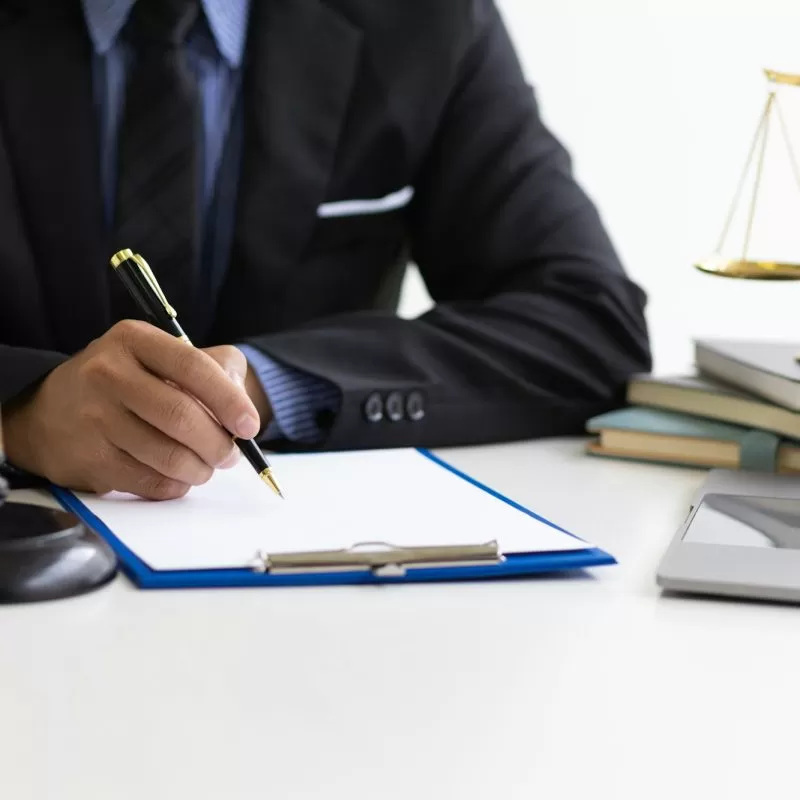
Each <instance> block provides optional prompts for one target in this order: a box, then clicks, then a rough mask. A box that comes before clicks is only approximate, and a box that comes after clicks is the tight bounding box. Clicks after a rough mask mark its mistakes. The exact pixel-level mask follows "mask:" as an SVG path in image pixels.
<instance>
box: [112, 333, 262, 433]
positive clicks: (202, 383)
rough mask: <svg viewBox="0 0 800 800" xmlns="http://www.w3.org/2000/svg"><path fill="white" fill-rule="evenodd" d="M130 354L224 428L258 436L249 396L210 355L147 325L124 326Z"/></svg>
mask: <svg viewBox="0 0 800 800" xmlns="http://www.w3.org/2000/svg"><path fill="white" fill-rule="evenodd" d="M119 327H121V329H122V330H121V334H120V335H121V336H122V337H123V342H124V343H125V344H126V346H127V348H128V349H129V351H130V352H131V353H132V355H134V356H135V357H136V358H137V359H138V361H139V362H140V363H141V364H142V366H144V367H145V368H146V369H148V370H150V371H151V372H152V373H154V374H155V375H157V376H158V377H159V378H161V379H162V380H168V381H173V382H174V383H175V384H177V385H178V386H180V387H181V388H182V389H183V390H184V391H185V392H187V393H189V394H191V395H193V396H194V397H196V398H197V399H198V400H199V401H200V402H201V403H202V404H203V405H204V406H206V407H207V408H208V409H209V411H210V412H211V413H212V414H213V415H214V417H216V418H217V419H218V420H219V422H220V423H221V424H222V426H223V427H224V428H225V429H226V430H228V431H230V432H231V433H233V434H235V435H236V436H240V437H242V438H245V439H251V438H253V437H254V436H256V434H257V433H258V430H259V427H260V425H259V419H258V413H257V411H256V408H255V406H254V405H253V403H252V402H251V400H250V398H249V397H248V396H247V393H246V392H245V391H244V389H243V388H242V387H240V386H237V385H236V384H235V383H234V381H233V380H232V379H231V378H230V377H229V376H228V375H227V374H226V372H225V370H224V369H223V368H222V367H221V366H220V365H219V364H218V363H217V362H216V361H215V360H214V359H213V358H211V357H210V356H209V355H208V354H206V353H204V352H203V351H202V350H198V349H197V348H194V347H191V346H190V345H187V344H185V343H184V342H181V341H180V340H178V339H176V338H175V337H173V336H170V335H169V334H167V333H164V332H163V331H160V330H158V329H157V328H154V327H152V326H150V325H147V324H146V323H136V322H128V323H121V324H120V326H119Z"/></svg>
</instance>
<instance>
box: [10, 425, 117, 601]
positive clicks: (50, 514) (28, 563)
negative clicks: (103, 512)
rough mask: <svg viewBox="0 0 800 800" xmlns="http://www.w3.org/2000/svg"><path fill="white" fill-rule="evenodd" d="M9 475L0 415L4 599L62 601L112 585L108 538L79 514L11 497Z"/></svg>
mask: <svg viewBox="0 0 800 800" xmlns="http://www.w3.org/2000/svg"><path fill="white" fill-rule="evenodd" d="M7 474H9V469H8V466H7V464H6V459H5V451H4V448H3V436H2V417H0V603H30V602H35V601H42V600H58V599H61V598H65V597H74V596H75V595H79V594H84V593H86V592H89V591H92V590H94V589H97V588H99V587H101V586H104V585H105V584H107V583H108V582H109V581H110V580H111V579H112V578H113V577H114V575H116V573H117V559H116V556H115V555H114V551H113V550H112V549H111V548H110V547H109V545H108V544H107V543H106V541H105V540H104V539H103V538H102V537H100V536H99V535H98V534H97V533H96V532H95V531H93V530H92V529H91V528H89V527H87V526H86V525H84V523H83V522H81V520H80V519H79V518H78V517H77V516H75V515H74V514H71V513H68V512H66V511H62V510H61V509H58V508H51V507H50V506H49V505H46V504H45V505H39V504H37V503H35V502H19V501H17V499H16V498H9V489H10V487H9V482H8V480H7V479H6V475H7ZM31 499H34V498H31Z"/></svg>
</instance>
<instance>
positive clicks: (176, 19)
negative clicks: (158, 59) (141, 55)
mask: <svg viewBox="0 0 800 800" xmlns="http://www.w3.org/2000/svg"><path fill="white" fill-rule="evenodd" d="M199 13H200V8H199V3H198V2H197V0H138V2H137V3H136V4H135V5H134V7H133V11H132V12H131V19H130V31H131V35H132V36H133V37H135V39H136V40H137V41H141V42H142V43H150V44H160V45H163V46H166V47H179V46H180V45H182V44H183V41H184V39H185V38H186V35H187V34H188V33H189V30H190V29H191V27H192V25H193V24H194V23H195V21H196V20H197V15H198V14H199Z"/></svg>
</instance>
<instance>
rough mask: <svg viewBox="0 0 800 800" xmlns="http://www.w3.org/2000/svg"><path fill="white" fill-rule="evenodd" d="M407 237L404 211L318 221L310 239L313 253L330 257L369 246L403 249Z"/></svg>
mask: <svg viewBox="0 0 800 800" xmlns="http://www.w3.org/2000/svg"><path fill="white" fill-rule="evenodd" d="M406 233H407V224H406V215H405V213H404V211H403V210H402V209H398V210H395V211H389V212H386V213H381V214H359V215H353V216H341V217H320V218H317V221H316V224H315V226H314V233H313V235H312V237H311V243H310V244H311V248H310V249H311V251H312V252H313V253H327V252H335V251H341V250H348V249H353V250H356V249H362V248H364V247H367V248H368V247H370V246H380V245H385V246H391V245H400V244H402V243H403V242H404V240H405V238H406Z"/></svg>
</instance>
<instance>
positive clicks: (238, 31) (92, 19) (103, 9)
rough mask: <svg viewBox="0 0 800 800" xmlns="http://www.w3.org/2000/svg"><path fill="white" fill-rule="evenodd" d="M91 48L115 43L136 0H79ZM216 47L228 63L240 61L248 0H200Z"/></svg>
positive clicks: (101, 48)
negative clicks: (81, 3) (80, 0)
mask: <svg viewBox="0 0 800 800" xmlns="http://www.w3.org/2000/svg"><path fill="white" fill-rule="evenodd" d="M82 2H83V12H84V16H85V17H86V25H87V27H88V29H89V36H90V37H91V39H92V44H93V45H94V49H95V50H96V51H97V53H99V54H100V55H104V54H105V53H106V52H108V50H109V49H110V48H111V47H112V46H113V45H114V43H115V42H116V40H117V37H118V36H119V33H120V31H121V30H122V28H123V26H124V25H125V22H126V21H127V19H128V16H129V15H130V13H131V9H132V8H133V6H134V3H135V2H136V0H82ZM202 6H203V10H204V11H205V15H206V19H207V20H208V27H209V28H210V29H211V33H212V35H213V36H214V41H215V42H216V45H217V49H218V50H219V52H220V53H221V55H222V57H223V58H224V59H225V60H226V61H227V62H228V64H230V66H231V67H238V66H239V65H240V64H241V63H242V56H243V54H244V44H245V38H246V34H247V16H248V12H249V10H250V0H202Z"/></svg>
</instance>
